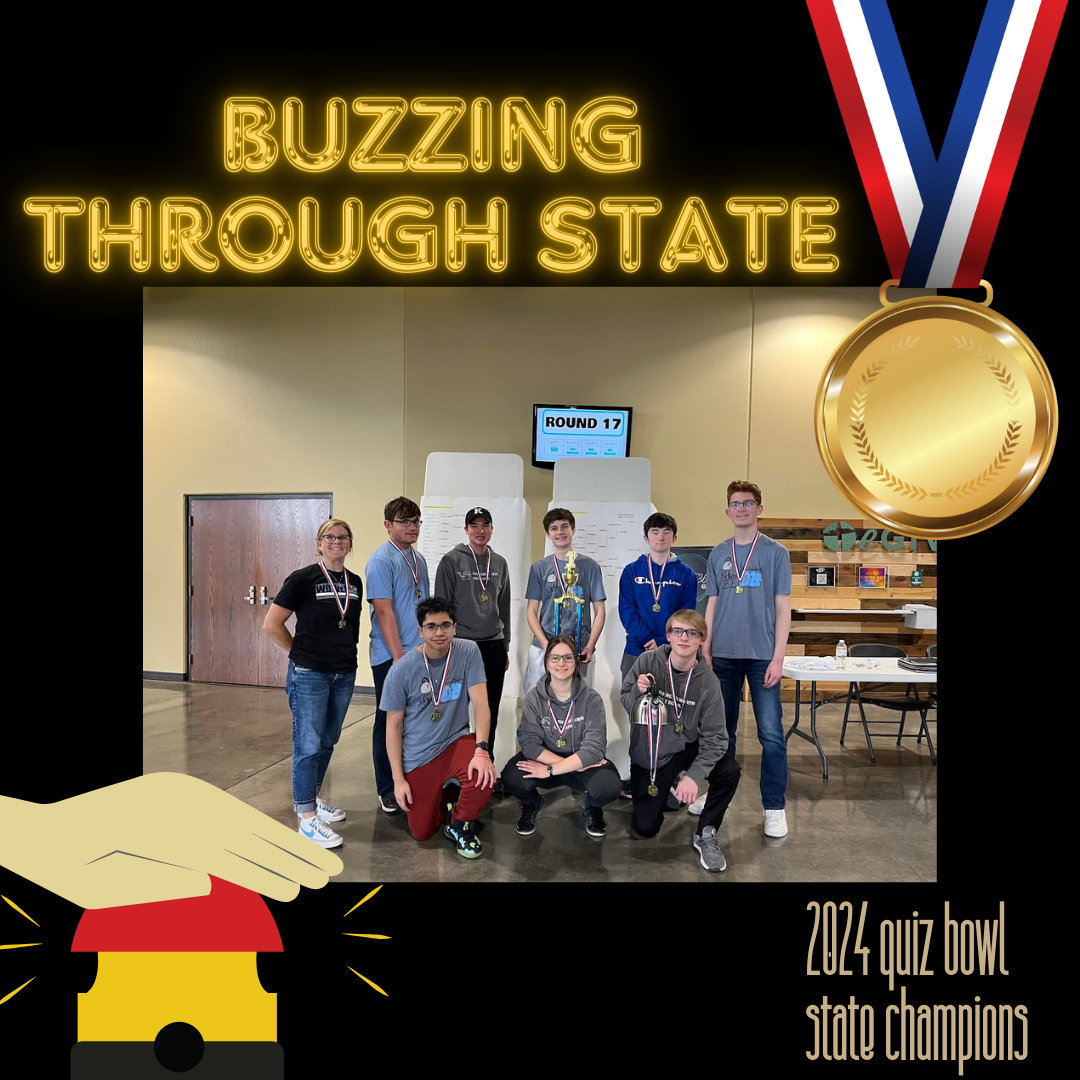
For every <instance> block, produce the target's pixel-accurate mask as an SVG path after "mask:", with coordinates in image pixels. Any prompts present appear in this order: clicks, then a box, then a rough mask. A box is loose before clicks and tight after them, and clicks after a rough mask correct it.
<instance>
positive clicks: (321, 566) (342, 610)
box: [319, 559, 349, 630]
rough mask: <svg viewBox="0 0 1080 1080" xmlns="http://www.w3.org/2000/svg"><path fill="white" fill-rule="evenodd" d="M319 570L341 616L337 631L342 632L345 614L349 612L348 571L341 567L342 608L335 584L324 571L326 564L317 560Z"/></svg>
mask: <svg viewBox="0 0 1080 1080" xmlns="http://www.w3.org/2000/svg"><path fill="white" fill-rule="evenodd" d="M319 569H320V570H322V572H323V577H324V578H326V583H327V585H329V586H330V595H331V596H332V597H333V598H334V603H335V604H336V605H337V609H338V614H339V615H340V616H341V619H340V621H339V622H338V629H339V630H344V629H345V612H346V611H348V610H349V571H348V570H345V568H344V567H342V570H343V572H344V574H345V606H344V607H342V606H341V601H340V600H339V599H338V594H337V583H336V582H335V581H334V580H333V578H331V577H330V573H329V571H328V570H327V569H326V564H325V563H324V562H323V561H322V559H320V560H319Z"/></svg>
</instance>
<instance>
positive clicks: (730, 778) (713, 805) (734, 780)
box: [630, 742, 742, 836]
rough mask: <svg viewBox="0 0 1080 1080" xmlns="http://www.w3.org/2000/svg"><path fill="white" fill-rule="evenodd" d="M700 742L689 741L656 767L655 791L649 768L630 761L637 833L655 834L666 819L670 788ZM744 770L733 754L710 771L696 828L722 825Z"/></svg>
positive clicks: (634, 826) (688, 765) (688, 766)
mask: <svg viewBox="0 0 1080 1080" xmlns="http://www.w3.org/2000/svg"><path fill="white" fill-rule="evenodd" d="M697 752H698V744H697V743H696V742H693V743H688V744H687V745H686V747H685V748H684V749H683V750H682V752H681V753H678V754H676V755H675V756H674V757H673V758H671V759H669V760H668V761H666V762H665V763H664V764H663V765H661V766H660V768H659V769H657V770H656V790H657V793H656V794H655V795H650V794H649V770H648V769H643V768H642V767H641V766H640V765H637V764H635V763H634V762H633V761H631V762H630V795H631V797H632V798H633V800H634V817H633V821H632V824H631V828H633V830H634V832H636V833H637V834H638V836H655V835H656V834H657V833H658V832H659V831H660V826H661V825H662V824H663V822H664V811H665V810H666V809H667V797H668V792H669V791H670V790H671V787H672V785H673V784H674V783H675V777H676V776H678V775H679V773H681V772H683V771H684V770H685V769H689V768H690V766H691V765H693V763H694V758H696V757H697ZM741 772H742V770H741V769H740V767H739V763H738V762H737V761H736V760H735V759H734V758H729V757H722V758H721V759H720V760H719V761H718V762H717V763H716V764H715V765H714V766H713V770H712V772H711V773H709V776H708V781H709V795H708V798H706V800H705V809H704V810H703V811H702V812H701V817H700V818H699V819H698V827H697V831H698V833H699V834H700V833H701V831H702V829H707V828H708V827H709V826H710V825H711V826H712V827H713V828H714V829H717V830H718V829H719V828H720V822H721V821H723V820H724V813H725V811H726V810H727V808H728V806H729V805H730V804H731V800H732V799H733V798H734V797H735V789H736V788H737V787H738V786H739V774H740V773H741Z"/></svg>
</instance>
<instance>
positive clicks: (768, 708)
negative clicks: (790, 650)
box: [712, 656, 788, 810]
mask: <svg viewBox="0 0 1080 1080" xmlns="http://www.w3.org/2000/svg"><path fill="white" fill-rule="evenodd" d="M768 666H769V661H768V660H729V659H728V658H727V657H724V656H714V657H713V658H712V667H713V671H714V672H715V673H716V677H717V678H718V679H719V680H720V693H721V694H722V695H723V698H724V716H725V718H726V720H727V730H728V748H727V756H728V757H734V756H735V732H736V731H737V730H738V728H739V704H740V699H741V698H742V684H743V676H744V675H745V676H746V681H747V682H748V683H749V684H750V700H751V701H752V702H753V705H754V719H755V720H756V721H757V735H758V742H759V743H761V805H762V806H764V807H765V809H766V810H782V809H783V808H784V792H785V791H786V790H787V779H788V768H787V742H786V741H785V739H784V724H783V717H784V710H783V709H782V708H781V706H780V683H779V681H777V683H776V685H775V686H770V687H769V689H768V690H766V689H765V669H766V668H767V667H768Z"/></svg>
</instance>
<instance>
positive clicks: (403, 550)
mask: <svg viewBox="0 0 1080 1080" xmlns="http://www.w3.org/2000/svg"><path fill="white" fill-rule="evenodd" d="M383 519H384V520H383V526H384V527H385V529H386V532H387V540H386V543H384V544H383V545H382V546H381V547H379V548H376V550H375V552H374V553H373V554H372V556H371V558H370V559H368V561H367V566H366V567H365V568H364V577H365V578H366V579H367V583H368V603H369V604H370V605H371V640H370V643H369V646H368V656H369V658H370V662H371V674H372V677H373V678H374V680H375V726H374V728H373V730H372V733H371V756H372V760H373V762H374V765H375V792H376V794H377V795H378V797H379V806H380V807H381V808H382V810H383V811H384V812H385V813H387V814H400V813H401V807H399V806H398V804H397V801H396V800H395V799H394V776H393V773H392V772H391V771H390V760H389V758H388V757H387V756H386V711H385V710H384V709H383V707H382V692H383V685H384V683H385V682H386V676H387V675H388V674H389V673H390V668H391V667H392V666H393V665H394V664H396V663H397V662H398V661H399V660H401V658H402V657H403V656H405V655H406V654H407V653H408V652H410V651H411V650H412V649H415V648H416V646H417V645H419V644H420V631H419V630H418V629H417V626H416V617H415V612H416V605H417V604H419V603H420V602H421V601H423V600H426V599H427V598H428V596H429V595H430V592H429V583H428V568H427V563H426V562H425V561H424V556H423V555H421V554H420V552H418V551H417V550H416V547H415V544H416V541H417V539H418V538H419V536H420V524H421V521H420V507H419V506H417V505H416V503H414V502H413V501H412V499H407V498H406V497H405V496H404V495H399V496H398V498H396V499H393V500H391V501H390V502H388V503H387V504H386V506H385V508H384V509H383Z"/></svg>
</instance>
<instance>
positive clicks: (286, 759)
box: [143, 681, 937, 882]
mask: <svg viewBox="0 0 1080 1080" xmlns="http://www.w3.org/2000/svg"><path fill="white" fill-rule="evenodd" d="M792 710H793V706H792V705H790V704H788V703H785V706H784V714H785V727H789V726H790V724H791V721H792V715H793V712H792ZM374 712H375V701H374V698H373V697H372V696H370V695H365V694H357V695H356V696H355V697H354V699H353V704H352V707H351V708H350V709H349V714H348V716H347V717H346V720H345V729H344V731H343V732H342V735H341V740H340V742H339V743H338V745H337V748H336V749H335V751H334V758H333V761H332V762H331V765H330V771H329V773H328V774H327V778H326V783H325V785H324V789H323V795H324V797H326V798H327V800H328V801H329V802H331V803H333V804H334V805H336V806H340V807H342V809H344V810H345V811H346V812H347V813H348V820H347V821H346V822H344V823H343V824H341V825H337V826H335V828H336V829H337V831H338V832H339V833H340V834H341V836H342V838H343V839H344V841H345V843H344V844H343V845H342V847H340V848H338V849H337V854H338V855H340V856H341V858H342V861H343V862H344V863H345V871H344V873H342V874H341V875H340V876H339V877H337V878H335V879H334V880H335V881H364V882H369V881H712V882H736V881H935V880H937V767H936V766H934V765H932V764H931V762H930V754H929V752H928V751H927V749H926V745H925V743H924V744H922V745H921V746H920V745H918V744H917V743H916V742H915V740H913V739H906V740H904V746H903V747H902V748H897V747H896V745H895V739H893V740H890V739H889V738H888V737H887V736H885V735H882V736H881V737H880V738H878V739H875V741H874V752H875V754H876V756H877V764H876V765H871V764H870V759H869V756H868V754H867V751H866V743H865V740H864V739H863V736H862V733H861V731H860V730H859V729H858V728H857V727H856V728H854V729H852V727H851V726H850V724H849V727H848V737H847V744H848V745H847V747H846V748H845V747H841V746H840V745H839V741H840V722H841V718H842V715H843V707H842V706H837V705H830V706H825V707H823V708H822V709H821V710H820V711H819V713H818V733H819V735H820V737H821V741H822V744H823V746H824V748H825V753H826V756H827V757H828V759H829V779H828V780H827V781H825V780H823V779H822V776H821V765H820V759H819V758H818V755H817V751H816V750H815V749H814V747H813V746H812V745H811V744H810V743H808V742H804V741H803V740H800V739H792V740H791V742H790V743H789V744H788V758H789V766H790V778H789V781H788V791H787V818H788V828H789V833H788V835H787V836H786V837H784V838H783V839H781V840H771V839H768V838H766V837H765V836H764V835H763V834H762V822H763V820H764V819H763V814H762V810H761V802H760V798H759V794H758V778H759V775H760V765H761V756H760V748H759V747H758V745H757V742H756V738H755V734H754V726H753V719H752V713H750V714H748V715H744V717H743V718H742V722H741V723H740V741H739V751H740V752H739V761H740V764H741V765H742V770H743V771H742V780H741V782H740V784H739V790H738V792H737V793H736V796H735V800H734V802H732V804H731V807H730V808H729V810H728V813H727V815H726V817H725V819H724V823H723V825H722V826H721V829H720V846H721V849H722V851H723V852H724V855H725V856H726V858H727V862H728V869H727V870H726V871H725V872H724V873H722V874H708V873H706V872H705V871H704V870H703V869H702V868H701V866H700V864H699V862H698V857H697V853H696V852H695V851H694V850H693V848H692V847H691V838H692V836H693V832H694V828H695V826H696V819H695V818H692V817H690V815H689V814H687V813H686V812H685V811H681V812H679V813H677V814H668V815H667V820H666V821H665V823H664V827H663V829H662V831H661V833H660V835H659V836H658V837H656V838H655V839H653V840H640V839H635V838H632V837H631V836H630V832H629V824H630V804H629V803H628V802H626V801H624V800H621V799H620V800H619V801H618V802H617V803H613V804H611V805H610V806H609V807H607V808H606V809H605V817H606V821H607V827H608V831H607V836H606V837H604V838H603V839H593V838H591V837H589V836H588V835H587V834H586V832H585V828H584V821H583V817H582V813H581V808H580V806H579V804H578V802H577V799H576V798H574V797H573V795H572V794H571V792H570V791H569V789H567V788H560V789H557V790H555V791H553V792H552V793H551V795H549V796H547V804H546V807H545V809H544V811H543V812H542V813H541V815H540V816H539V818H538V819H537V831H536V832H535V833H534V834H533V835H532V836H530V837H520V836H518V835H517V833H516V832H515V831H514V825H515V823H516V821H517V818H518V804H517V801H516V800H514V799H506V800H501V799H499V798H497V797H496V798H493V799H492V800H491V802H490V803H489V804H488V807H487V808H486V809H485V810H484V812H483V813H482V815H481V817H480V821H479V824H478V829H477V831H478V833H479V834H480V836H481V838H482V839H483V841H484V854H483V857H482V858H480V859H476V860H466V859H462V858H460V857H459V856H458V855H456V854H455V853H454V851H453V850H452V849H451V847H450V845H449V843H448V842H447V841H446V840H445V839H443V838H442V835H441V834H437V835H436V836H435V837H433V838H432V839H430V840H428V841H426V842H425V843H423V844H418V843H417V842H416V841H415V840H413V839H412V837H411V836H410V835H409V832H408V827H407V825H406V821H405V815H404V814H400V815H394V816H390V815H387V814H384V813H383V812H382V811H381V810H380V809H379V807H378V803H377V800H376V798H375V794H374V790H375V789H374V774H373V772H372V767H371V718H372V716H373V714H374ZM874 715H880V716H882V717H888V718H889V719H895V718H896V714H887V713H885V712H884V711H883V710H876V709H868V716H870V717H871V718H872V717H873V716H874ZM506 719H509V717H507V718H506ZM913 720H914V724H916V725H917V723H918V718H917V717H914V718H913V717H910V716H909V718H908V721H909V724H908V727H909V730H916V728H915V727H914V726H912V721H913ZM800 726H802V727H806V728H808V727H809V717H808V716H806V717H805V718H804V719H803V721H802V723H801V725H800ZM881 730H882V731H884V730H886V729H884V728H882V729H881ZM291 731H292V719H291V716H290V714H289V706H288V702H287V701H286V699H285V693H284V691H283V690H277V689H266V688H260V687H248V686H216V685H209V684H205V683H201V684H192V683H180V682H152V681H146V682H144V683H143V771H144V772H146V773H150V772H183V773H188V774H189V775H191V776H197V777H200V778H201V779H203V780H206V781H208V782H209V783H211V784H214V785H215V786H216V787H219V788H222V789H224V790H226V791H228V792H230V793H231V794H233V795H235V796H236V797H237V798H238V799H241V800H243V801H244V802H246V803H248V804H249V805H251V806H254V807H256V808H258V809H259V810H262V811H263V812H264V813H266V814H267V815H269V816H270V817H272V818H274V819H275V820H276V821H280V822H282V823H284V824H287V825H293V826H294V825H295V823H296V817H295V815H294V814H293V812H292V799H291V789H290V767H291V760H292V753H291V752H292V745H291ZM744 732H745V735H744ZM931 732H932V734H933V735H934V738H935V744H934V745H935V749H936V748H937V741H936V738H937V725H936V723H934V722H933V719H932V720H931ZM498 764H499V766H501V765H502V764H503V762H499V763H498Z"/></svg>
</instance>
